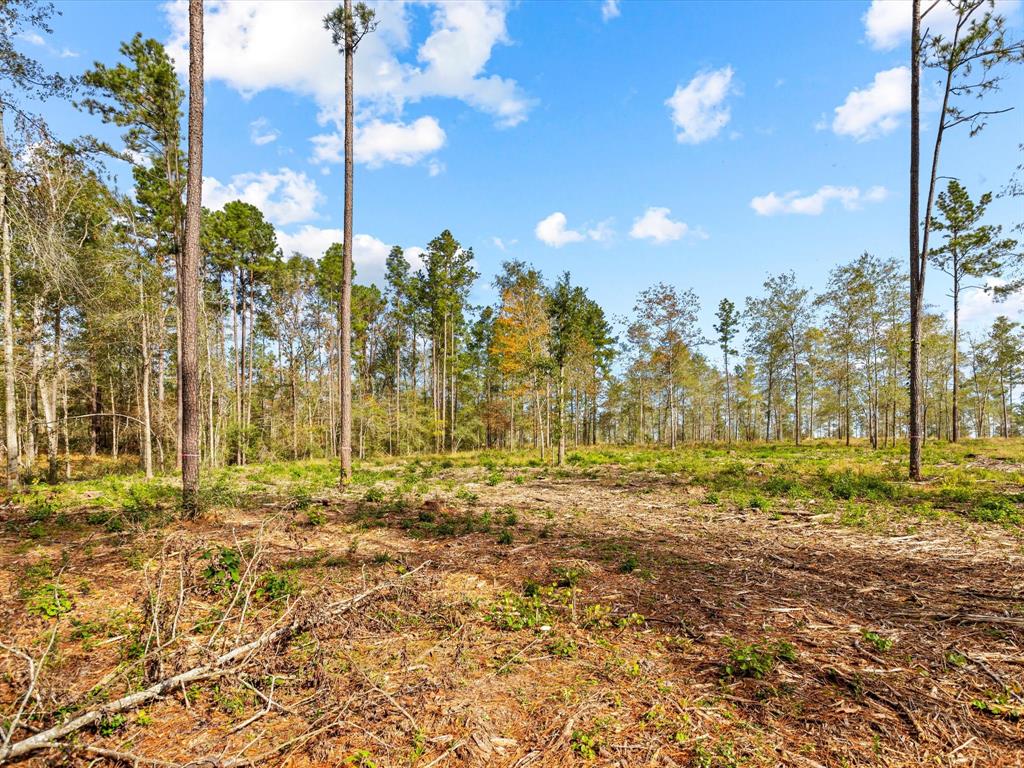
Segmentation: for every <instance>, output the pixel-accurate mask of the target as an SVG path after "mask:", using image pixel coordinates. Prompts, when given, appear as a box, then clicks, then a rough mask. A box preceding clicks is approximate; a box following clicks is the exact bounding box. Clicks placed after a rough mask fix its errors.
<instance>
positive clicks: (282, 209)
mask: <svg viewBox="0 0 1024 768" xmlns="http://www.w3.org/2000/svg"><path fill="white" fill-rule="evenodd" d="M322 199H323V196H322V195H321V194H320V190H319V189H318V188H317V186H316V182H315V181H314V180H313V179H311V178H309V177H308V176H306V174H305V173H300V172H296V171H293V170H292V169H290V168H281V169H280V170H278V172H277V173H271V172H269V171H261V172H260V173H239V174H236V175H235V176H232V177H231V180H230V181H229V182H228V183H226V184H225V183H222V182H220V181H218V180H217V179H215V178H213V177H212V176H204V177H203V204H204V205H206V207H207V208H210V209H213V210H216V209H218V208H221V207H223V206H224V204H225V203H228V202H231V201H232V200H242V201H243V202H246V203H251V204H252V205H255V206H256V207H257V208H259V209H260V210H261V211H263V213H264V215H265V216H266V217H267V218H268V219H269V220H270V221H271V222H273V223H274V224H277V225H288V224H295V223H298V222H301V221H309V220H310V219H312V218H314V217H315V216H316V207H317V205H319V204H320V202H321V201H322Z"/></svg>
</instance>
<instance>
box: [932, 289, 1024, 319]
mask: <svg viewBox="0 0 1024 768" xmlns="http://www.w3.org/2000/svg"><path fill="white" fill-rule="evenodd" d="M1005 284H1006V281H1005V280H1002V279H1000V278H996V277H990V278H988V279H987V280H985V285H986V286H987V287H988V288H989V291H985V290H982V289H980V288H978V289H975V290H970V291H965V292H964V293H963V294H961V296H960V323H961V324H962V325H967V326H974V327H978V328H982V327H984V326H987V325H990V324H991V323H992V321H993V320H995V319H996V318H997V317H999V315H1006V316H1007V317H1008V318H1010V319H1011V320H1016V321H1020V320H1022V319H1024V292H1018V293H1014V294H1011V295H1010V296H1009V297H1008V298H1007V299H1006V300H1005V301H1000V302H997V301H996V300H995V299H994V298H993V296H992V294H991V292H990V291H991V289H992V288H994V287H996V286H999V285H1005ZM947 317H948V318H949V319H950V321H952V319H953V310H952V309H950V310H949V312H948V313H947Z"/></svg>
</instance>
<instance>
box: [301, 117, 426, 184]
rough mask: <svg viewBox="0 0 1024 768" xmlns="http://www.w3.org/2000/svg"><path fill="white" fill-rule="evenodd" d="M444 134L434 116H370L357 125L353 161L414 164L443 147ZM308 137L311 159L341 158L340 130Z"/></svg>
mask: <svg viewBox="0 0 1024 768" xmlns="http://www.w3.org/2000/svg"><path fill="white" fill-rule="evenodd" d="M445 138H446V137H445V132H444V129H443V128H441V125H440V124H439V123H438V122H437V120H435V119H434V118H433V117H421V118H419V119H418V120H414V121H413V122H411V123H402V122H395V123H385V122H382V121H380V120H371V121H369V122H368V123H365V124H364V125H357V126H356V132H355V152H356V162H357V163H363V164H365V165H368V166H370V167H371V168H378V167H380V166H381V165H384V164H385V163H397V164H399V165H415V164H416V163H418V162H419V161H420V160H422V159H423V158H424V157H426V156H427V155H430V154H431V153H433V152H436V151H437V150H439V149H440V148H441V147H443V146H444V142H445ZM310 141H312V142H313V162H314V163H340V162H342V161H344V159H345V138H344V135H343V134H341V133H324V134H320V135H318V136H314V137H313V138H312V139H310ZM438 172H440V167H438ZM431 175H436V174H433V173H432V174H431Z"/></svg>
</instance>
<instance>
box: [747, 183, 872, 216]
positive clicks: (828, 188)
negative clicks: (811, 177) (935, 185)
mask: <svg viewBox="0 0 1024 768" xmlns="http://www.w3.org/2000/svg"><path fill="white" fill-rule="evenodd" d="M888 195H889V193H888V190H886V188H885V187H879V186H876V187H871V188H870V189H868V190H866V191H864V192H861V190H860V188H859V187H835V186H832V185H830V184H827V185H825V186H823V187H820V188H819V189H818V191H817V192H814V193H812V194H810V195H801V194H800V192H799V191H794V192H786V193H785V194H782V195H778V194H776V193H775V192H769V193H768V194H767V195H762V196H761V197H755V198H754V199H753V200H751V201H750V207H751V208H753V209H754V211H755V212H756V213H757V214H758V215H759V216H778V215H780V214H784V213H797V214H802V215H804V216H820V215H821V214H822V213H823V212H824V211H825V208H826V207H827V205H828V203H829V202H830V201H832V200H838V201H839V203H840V205H842V206H843V208H845V209H846V210H848V211H855V210H857V209H859V208H860V207H862V205H863V204H864V203H879V202H881V201H882V200H885V198H886V197H888Z"/></svg>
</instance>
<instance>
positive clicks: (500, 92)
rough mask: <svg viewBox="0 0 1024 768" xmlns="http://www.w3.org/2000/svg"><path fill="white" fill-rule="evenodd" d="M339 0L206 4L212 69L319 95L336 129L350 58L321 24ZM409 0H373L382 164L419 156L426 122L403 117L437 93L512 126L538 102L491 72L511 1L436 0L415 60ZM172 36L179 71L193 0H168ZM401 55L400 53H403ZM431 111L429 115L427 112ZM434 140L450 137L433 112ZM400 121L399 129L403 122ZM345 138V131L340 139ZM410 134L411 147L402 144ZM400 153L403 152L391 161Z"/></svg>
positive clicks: (364, 58)
mask: <svg viewBox="0 0 1024 768" xmlns="http://www.w3.org/2000/svg"><path fill="white" fill-rule="evenodd" d="M335 5H336V0H316V1H313V0H310V1H308V2H301V3H285V2H276V1H275V0H254V1H253V2H227V1H226V0H210V1H209V2H207V4H206V18H205V29H204V34H205V41H206V58H205V68H206V77H207V79H210V80H220V81H222V82H224V83H226V84H227V85H228V86H229V87H231V88H233V89H235V90H236V91H238V92H239V93H241V94H242V95H243V96H245V97H251V96H252V95H254V94H257V93H260V92H262V91H265V90H269V89H279V90H285V91H288V92H290V93H297V94H300V95H303V96H308V97H310V98H312V99H313V100H314V101H315V102H316V104H317V105H318V107H319V119H320V122H321V123H322V124H325V125H326V124H333V126H334V127H335V129H336V130H338V129H340V127H341V124H342V122H343V120H342V117H343V109H342V105H343V97H344V90H343V89H344V78H343V77H342V57H341V55H340V54H339V53H338V51H337V50H336V49H335V48H334V46H333V45H332V43H331V40H330V36H329V35H328V34H327V33H326V32H325V31H324V29H323V18H324V16H325V15H326V14H327V13H328V12H329V11H330V10H331V9H332V8H333V7H334V6H335ZM415 7H418V6H412V5H409V4H405V3H380V4H377V5H376V7H375V10H376V13H377V16H376V18H377V22H378V26H377V29H376V30H375V31H374V33H373V34H372V35H368V36H367V37H366V38H364V39H363V41H362V42H361V43H360V48H359V59H360V65H359V66H358V67H357V68H356V94H357V96H356V98H357V102H358V103H357V107H358V110H357V121H358V122H359V123H361V124H363V123H364V121H365V124H364V125H363V126H362V127H363V128H365V129H366V130H369V131H371V133H372V131H373V127H374V126H376V127H377V128H378V129H379V126H381V125H384V126H390V127H391V128H392V135H391V136H390V137H389V138H388V139H387V141H388V146H387V148H386V150H384V151H382V152H380V153H378V154H377V155H373V154H372V153H371V155H370V156H371V157H373V156H376V157H377V158H378V159H379V162H381V163H383V162H399V163H407V162H408V158H409V157H410V156H415V155H421V154H422V152H423V150H422V146H423V141H424V134H423V126H420V128H419V130H412V129H410V126H416V124H417V123H419V121H415V122H413V123H412V124H409V125H407V124H405V123H403V122H402V112H403V109H404V107H405V105H406V104H408V103H412V102H418V101H421V100H422V99H426V98H430V97H445V98H453V99H458V100H461V101H463V102H465V103H466V104H469V105H470V106H472V107H474V108H475V109H478V110H480V111H482V112H484V113H486V114H489V115H491V116H492V117H493V118H494V121H495V123H496V124H497V125H498V126H499V127H511V126H514V125H517V124H518V123H521V122H522V121H523V120H525V119H526V118H527V115H528V113H529V110H530V108H531V107H532V105H533V100H532V99H530V98H529V97H528V96H527V95H526V94H524V93H523V91H522V89H521V88H520V86H519V85H518V83H517V82H516V81H515V80H512V79H508V78H504V77H501V76H500V75H497V74H492V73H489V72H488V71H487V70H488V65H489V63H490V59H491V56H492V53H493V51H494V49H495V48H496V47H497V46H500V45H507V44H509V43H510V40H509V38H508V34H507V28H506V22H505V17H506V13H507V11H508V6H507V5H506V4H505V3H503V2H498V1H497V0H488V1H487V2H475V1H472V0H464V1H461V2H443V3H436V4H434V5H433V6H432V10H431V11H430V33H429V34H428V35H427V37H426V38H425V40H424V41H423V42H422V44H421V45H419V47H418V48H416V49H415V59H414V60H412V61H410V60H409V58H410V57H409V56H408V55H406V54H407V52H408V51H409V50H410V49H411V48H412V35H413V29H414V28H418V25H417V23H416V22H417V20H416V19H415V18H414V17H415V15H416V12H415V11H414V8H415ZM164 9H165V13H166V16H167V20H168V23H169V25H170V27H171V35H170V39H169V41H168V44H167V48H168V51H169V53H170V54H171V56H172V57H173V59H174V61H175V64H176V66H177V67H178V69H179V71H180V72H184V70H185V67H186V66H187V64H188V54H187V48H188V14H187V3H186V2H185V0H173V1H172V2H168V3H166V4H165V5H164ZM400 54H401V55H402V58H401V59H400V58H399V55H400ZM421 119H423V118H421ZM429 120H431V121H432V124H431V127H433V128H434V130H433V132H432V135H431V137H430V138H431V140H432V141H433V143H434V144H438V136H439V135H443V132H441V131H440V127H439V125H438V123H437V120H436V119H435V118H429ZM400 129H401V130H400ZM336 138H337V137H336ZM402 140H407V141H408V142H410V143H409V145H407V146H406V145H403V144H401V141H402ZM392 158H395V159H392Z"/></svg>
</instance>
